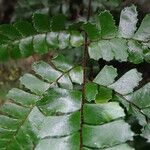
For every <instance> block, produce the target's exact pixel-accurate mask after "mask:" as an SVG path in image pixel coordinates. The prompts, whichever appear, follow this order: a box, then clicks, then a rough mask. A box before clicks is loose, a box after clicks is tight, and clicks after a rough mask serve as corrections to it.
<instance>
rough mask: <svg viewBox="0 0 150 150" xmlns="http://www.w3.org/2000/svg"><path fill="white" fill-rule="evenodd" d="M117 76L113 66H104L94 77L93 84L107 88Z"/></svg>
mask: <svg viewBox="0 0 150 150" xmlns="http://www.w3.org/2000/svg"><path fill="white" fill-rule="evenodd" d="M116 76H117V70H116V68H114V67H113V66H107V65H106V66H104V68H103V69H102V70H101V71H100V72H99V74H98V75H97V76H96V77H95V79H94V80H93V82H95V83H97V84H99V85H104V86H108V85H110V84H112V83H113V82H114V80H115V78H116Z"/></svg>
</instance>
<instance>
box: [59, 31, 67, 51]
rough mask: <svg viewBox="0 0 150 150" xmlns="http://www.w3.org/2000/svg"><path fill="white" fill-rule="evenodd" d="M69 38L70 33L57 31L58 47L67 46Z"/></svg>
mask: <svg viewBox="0 0 150 150" xmlns="http://www.w3.org/2000/svg"><path fill="white" fill-rule="evenodd" d="M69 39H70V34H69V33H67V32H61V33H59V37H58V40H59V48H60V49H65V48H67V47H68V46H69V44H70V43H69V42H70V41H69Z"/></svg>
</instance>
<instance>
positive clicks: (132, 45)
mask: <svg viewBox="0 0 150 150" xmlns="http://www.w3.org/2000/svg"><path fill="white" fill-rule="evenodd" d="M149 16H150V15H149V14H147V15H146V16H145V18H144V19H143V21H142V23H141V26H140V27H139V29H138V30H137V32H136V28H137V27H136V26H137V21H138V20H137V11H136V7H135V6H134V5H132V6H130V7H126V8H124V9H123V10H122V12H121V16H120V23H119V29H118V31H117V27H116V26H115V21H114V20H113V17H112V15H111V14H110V13H109V12H108V11H103V12H101V13H100V14H99V15H98V23H97V26H96V25H95V27H94V25H93V26H92V28H93V29H94V30H95V31H96V30H97V31H99V30H100V31H101V32H99V33H101V34H99V35H97V33H98V32H96V33H95V38H91V37H94V36H93V32H92V29H91V26H89V25H88V24H85V25H84V29H85V32H87V34H88V35H89V38H90V40H91V43H90V45H89V48H88V53H89V56H90V58H92V59H94V60H99V59H100V58H102V59H104V60H106V61H111V60H113V59H115V60H118V61H129V62H132V63H135V64H139V63H141V62H143V60H144V59H145V60H147V59H148V57H149V55H148V53H145V50H144V48H143V44H145V42H148V41H149V40H150V34H149V31H150V29H149V22H150V17H149ZM94 30H93V31H94ZM90 31H91V34H90ZM96 35H97V36H96ZM148 49H149V48H148ZM148 60H149V59H148ZM147 62H149V61H147Z"/></svg>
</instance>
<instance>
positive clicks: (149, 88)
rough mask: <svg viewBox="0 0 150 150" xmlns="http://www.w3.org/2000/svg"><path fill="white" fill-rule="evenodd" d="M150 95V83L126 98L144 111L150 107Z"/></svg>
mask: <svg viewBox="0 0 150 150" xmlns="http://www.w3.org/2000/svg"><path fill="white" fill-rule="evenodd" d="M149 95H150V83H147V84H146V85H144V86H143V87H142V88H140V89H138V90H137V91H135V92H133V93H131V94H129V95H127V96H125V97H126V98H127V99H128V100H130V101H131V102H133V103H134V104H136V105H137V106H138V107H140V108H141V109H142V108H146V107H150V96H149Z"/></svg>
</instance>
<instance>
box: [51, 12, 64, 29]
mask: <svg viewBox="0 0 150 150" xmlns="http://www.w3.org/2000/svg"><path fill="white" fill-rule="evenodd" d="M65 21H66V17H65V16H64V15H62V14H59V15H57V16H54V17H53V18H52V22H51V29H52V31H61V30H63V29H64V28H65Z"/></svg>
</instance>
